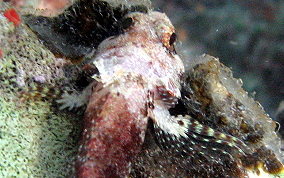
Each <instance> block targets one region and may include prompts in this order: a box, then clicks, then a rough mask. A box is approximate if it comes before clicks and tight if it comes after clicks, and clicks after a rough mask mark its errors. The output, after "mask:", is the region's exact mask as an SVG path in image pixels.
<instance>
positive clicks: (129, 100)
mask: <svg viewBox="0 0 284 178" xmlns="http://www.w3.org/2000/svg"><path fill="white" fill-rule="evenodd" d="M125 18H130V19H132V24H131V25H130V27H129V28H127V29H126V30H125V31H124V33H123V34H121V35H119V36H113V37H110V38H108V39H106V40H104V41H103V42H102V43H101V44H100V46H99V47H98V50H97V53H96V57H95V58H94V61H93V63H94V64H95V65H96V67H97V68H98V70H99V76H96V78H98V77H99V80H100V84H98V85H97V86H96V88H94V89H93V92H92V95H91V98H90V100H89V103H88V106H87V110H86V113H85V118H84V122H85V123H84V124H85V126H84V131H83V136H82V142H81V145H80V148H79V153H78V156H77V160H76V176H77V177H80V178H83V177H84V178H87V177H90V178H91V177H96V178H100V177H127V176H128V174H129V172H130V167H131V162H132V160H133V158H134V157H135V156H136V155H137V153H138V152H139V151H140V149H141V145H142V143H143V141H144V136H145V130H146V127H147V121H148V118H152V119H153V121H154V122H155V124H157V125H158V126H159V127H161V128H162V129H163V130H164V131H166V132H168V133H171V134H174V135H184V134H185V132H186V129H173V128H175V126H174V125H176V126H177V127H179V124H178V123H177V122H176V121H174V122H172V120H173V117H172V116H170V114H169V112H168V108H169V107H172V106H174V105H175V104H176V98H178V97H180V78H181V76H182V74H183V72H184V65H183V63H182V61H181V59H180V58H179V56H178V55H177V54H176V53H175V51H174V48H173V46H172V45H173V43H174V41H175V37H176V35H175V34H174V27H173V25H172V24H171V22H170V20H169V19H168V17H167V16H166V15H165V14H163V13H160V12H155V11H152V12H149V13H138V12H136V13H131V14H128V15H127V16H126V17H125ZM128 22H129V21H128ZM182 128H184V127H182Z"/></svg>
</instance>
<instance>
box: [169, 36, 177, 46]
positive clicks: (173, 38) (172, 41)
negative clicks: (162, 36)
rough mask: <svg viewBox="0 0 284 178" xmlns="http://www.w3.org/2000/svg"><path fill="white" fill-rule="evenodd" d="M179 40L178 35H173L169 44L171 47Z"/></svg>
mask: <svg viewBox="0 0 284 178" xmlns="http://www.w3.org/2000/svg"><path fill="white" fill-rule="evenodd" d="M176 40H177V34H176V33H172V35H171V37H170V41H169V44H170V46H172V45H173V44H174V43H175V42H176Z"/></svg>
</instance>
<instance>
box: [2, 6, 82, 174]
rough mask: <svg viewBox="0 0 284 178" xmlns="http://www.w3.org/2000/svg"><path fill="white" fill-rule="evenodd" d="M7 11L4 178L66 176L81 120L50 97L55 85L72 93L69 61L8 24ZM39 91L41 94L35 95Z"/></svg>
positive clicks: (4, 22)
mask: <svg viewBox="0 0 284 178" xmlns="http://www.w3.org/2000/svg"><path fill="white" fill-rule="evenodd" d="M7 9H9V7H8V6H7V5H6V4H5V3H1V4H0V24H1V25H0V49H1V50H2V57H1V59H0V78H1V80H0V134H1V138H0V150H1V151H0V177H65V176H66V175H67V174H68V172H69V171H68V169H67V166H68V165H69V163H70V162H71V161H72V155H73V154H74V152H75V151H76V144H75V142H74V138H73V132H74V130H76V127H78V126H76V127H75V126H74V123H76V117H78V115H76V114H74V115H72V116H73V117H72V116H71V115H70V114H69V115H64V114H63V113H60V112H56V113H55V110H56V109H55V108H54V106H53V104H52V103H53V100H54V98H52V97H48V96H47V95H46V94H47V93H48V91H49V90H51V89H54V86H57V87H59V88H60V87H61V88H62V89H65V88H68V87H67V84H66V83H67V81H68V79H67V78H66V76H65V74H64V71H63V66H64V65H63V64H64V63H65V62H64V61H63V60H62V59H58V58H56V57H55V56H54V55H53V54H52V53H51V52H49V51H48V50H47V49H46V48H45V47H44V46H43V45H42V43H41V42H40V41H39V40H38V39H37V37H36V36H35V35H34V34H33V33H32V32H31V31H30V30H29V29H28V28H27V27H26V26H25V25H24V24H19V25H18V26H17V27H15V26H14V24H13V23H11V22H9V21H8V19H7V18H5V17H4V12H5V11H6V10H7ZM38 86H41V88H42V91H41V92H39V91H38V90H34V91H32V88H38ZM45 92H46V93H45ZM23 93H26V94H27V95H26V96H28V97H24V96H23ZM38 94H40V95H38ZM33 96H36V97H33ZM42 96H44V97H42ZM74 120H75V121H74ZM77 130H78V129H77Z"/></svg>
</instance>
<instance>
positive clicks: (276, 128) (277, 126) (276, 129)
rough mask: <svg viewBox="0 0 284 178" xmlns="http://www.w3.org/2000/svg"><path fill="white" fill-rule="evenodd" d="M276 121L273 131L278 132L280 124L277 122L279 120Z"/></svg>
mask: <svg viewBox="0 0 284 178" xmlns="http://www.w3.org/2000/svg"><path fill="white" fill-rule="evenodd" d="M275 123H276V126H275V130H274V131H275V132H278V131H279V129H280V127H281V126H280V124H279V122H275Z"/></svg>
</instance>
